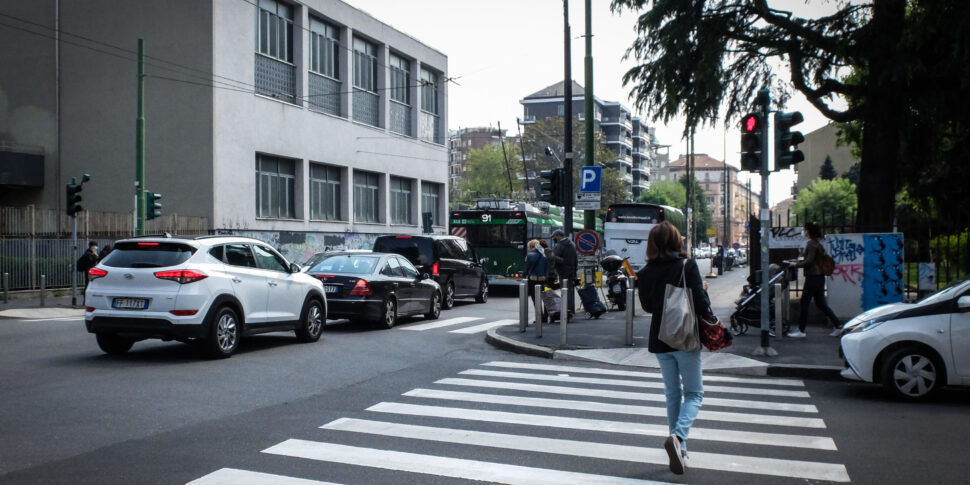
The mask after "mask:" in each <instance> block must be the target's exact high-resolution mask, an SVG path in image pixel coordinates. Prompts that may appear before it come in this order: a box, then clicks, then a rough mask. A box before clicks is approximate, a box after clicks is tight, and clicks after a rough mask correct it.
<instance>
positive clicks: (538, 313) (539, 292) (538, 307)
mask: <svg viewBox="0 0 970 485" xmlns="http://www.w3.org/2000/svg"><path fill="white" fill-rule="evenodd" d="M535 290H536V292H535V295H536V297H535V300H536V301H535V305H536V338H542V285H536V287H535Z"/></svg>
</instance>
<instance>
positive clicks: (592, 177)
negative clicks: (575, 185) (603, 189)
mask: <svg viewBox="0 0 970 485" xmlns="http://www.w3.org/2000/svg"><path fill="white" fill-rule="evenodd" d="M602 175H603V167H595V166H594V167H582V169H581V170H580V177H579V180H580V182H579V191H580V192H599V191H600V185H601V181H602V180H603V177H602Z"/></svg>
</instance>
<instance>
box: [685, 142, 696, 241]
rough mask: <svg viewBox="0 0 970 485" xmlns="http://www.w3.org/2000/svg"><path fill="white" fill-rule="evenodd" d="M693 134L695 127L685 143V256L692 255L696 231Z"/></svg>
mask: <svg viewBox="0 0 970 485" xmlns="http://www.w3.org/2000/svg"><path fill="white" fill-rule="evenodd" d="M694 132H695V127H693V126H692V127H690V138H689V139H688V140H687V143H688V144H689V145H690V148H689V154H688V155H687V156H688V158H687V254H688V255H693V253H692V251H693V247H694V231H695V230H696V228H695V226H696V225H697V224H695V223H694V197H695V196H694V194H692V192H693V191H692V190H691V189H693V188H694V148H695V145H694Z"/></svg>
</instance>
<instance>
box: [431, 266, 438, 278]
mask: <svg viewBox="0 0 970 485" xmlns="http://www.w3.org/2000/svg"><path fill="white" fill-rule="evenodd" d="M431 275H432V276H438V263H435V264H433V265H431Z"/></svg>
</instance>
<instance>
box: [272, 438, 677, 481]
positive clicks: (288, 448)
mask: <svg viewBox="0 0 970 485" xmlns="http://www.w3.org/2000/svg"><path fill="white" fill-rule="evenodd" d="M263 453H270V454H274V455H282V456H293V457H299V458H307V459H310V460H317V461H326V462H334V463H343V464H348V465H358V466H367V467H374V468H383V469H385V470H394V471H405V472H412V473H423V474H429V475H438V476H444V477H451V478H463V479H467V480H478V481H482V482H492V483H504V484H508V485H519V484H522V485H561V484H563V483H582V484H584V485H624V484H629V485H650V484H662V483H663V482H655V481H650V480H636V479H632V478H624V477H611V476H605V475H592V474H587V473H578V472H567V471H560V470H552V469H543V468H530V467H524V466H519V465H506V464H504V463H491V462H485V461H476V460H465V459H460V458H448V457H442V456H433V455H421V454H417V453H405V452H400V451H390V450H379V449H375V448H362V447H357V446H346V445H338V444H334V443H322V442H317V441H306V440H297V439H289V440H286V441H284V442H282V443H280V444H277V445H274V446H271V447H269V448H267V449H265V450H263Z"/></svg>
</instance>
